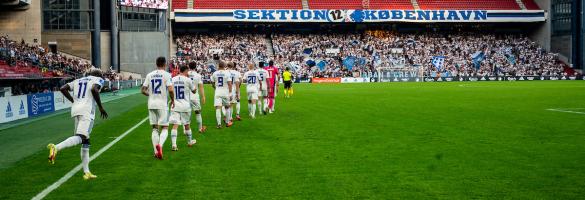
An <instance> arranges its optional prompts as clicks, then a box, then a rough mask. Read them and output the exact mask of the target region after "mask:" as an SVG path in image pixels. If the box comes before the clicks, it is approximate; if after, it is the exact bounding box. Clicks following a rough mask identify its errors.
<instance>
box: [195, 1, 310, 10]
mask: <svg viewBox="0 0 585 200" xmlns="http://www.w3.org/2000/svg"><path fill="white" fill-rule="evenodd" d="M193 8H195V9H302V8H303V6H302V4H301V0H216V1H206V0H194V1H193Z"/></svg>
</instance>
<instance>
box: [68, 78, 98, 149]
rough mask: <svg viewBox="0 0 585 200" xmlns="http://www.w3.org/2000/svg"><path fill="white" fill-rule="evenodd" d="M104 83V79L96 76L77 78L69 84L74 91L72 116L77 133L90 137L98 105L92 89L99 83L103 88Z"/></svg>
mask: <svg viewBox="0 0 585 200" xmlns="http://www.w3.org/2000/svg"><path fill="white" fill-rule="evenodd" d="M103 84H104V80H103V79H102V78H99V77H95V76H87V77H84V78H80V79H76V80H74V81H71V82H70V83H68V84H67V85H69V88H71V90H72V91H73V94H72V95H71V96H73V104H72V105H71V117H72V118H74V119H75V134H80V135H84V136H85V137H86V138H88V139H89V135H90V133H91V129H92V128H93V120H94V119H95V107H96V105H95V101H94V99H93V94H92V93H91V89H92V88H93V86H94V85H99V87H100V89H101V87H102V86H103Z"/></svg>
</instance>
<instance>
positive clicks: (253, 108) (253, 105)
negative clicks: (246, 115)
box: [250, 104, 256, 117]
mask: <svg viewBox="0 0 585 200" xmlns="http://www.w3.org/2000/svg"><path fill="white" fill-rule="evenodd" d="M250 106H251V107H252V109H251V111H250V115H252V117H256V104H252V105H250Z"/></svg>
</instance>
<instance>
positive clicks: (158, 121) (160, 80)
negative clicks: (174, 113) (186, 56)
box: [142, 57, 175, 160]
mask: <svg viewBox="0 0 585 200" xmlns="http://www.w3.org/2000/svg"><path fill="white" fill-rule="evenodd" d="M166 62H167V61H166V59H165V58H164V57H159V58H157V59H156V67H157V69H156V70H154V71H153V72H150V73H149V74H148V75H146V79H145V80H144V84H142V94H144V95H145V96H148V116H149V119H150V125H152V136H151V139H152V146H153V148H154V156H155V157H156V158H158V159H161V160H162V158H163V154H162V146H163V144H164V143H165V141H166V140H167V137H168V134H169V132H168V129H167V128H168V126H169V106H168V104H169V101H168V98H169V97H170V98H171V101H170V104H171V108H173V107H175V93H174V91H173V83H172V82H171V74H170V73H168V72H167V71H165V69H166ZM159 129H160V135H159V134H158V133H159Z"/></svg>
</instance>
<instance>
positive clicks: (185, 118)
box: [169, 111, 191, 125]
mask: <svg viewBox="0 0 585 200" xmlns="http://www.w3.org/2000/svg"><path fill="white" fill-rule="evenodd" d="M169 123H170V124H178V125H188V124H190V123H191V112H176V111H171V117H170V118H169Z"/></svg>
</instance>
